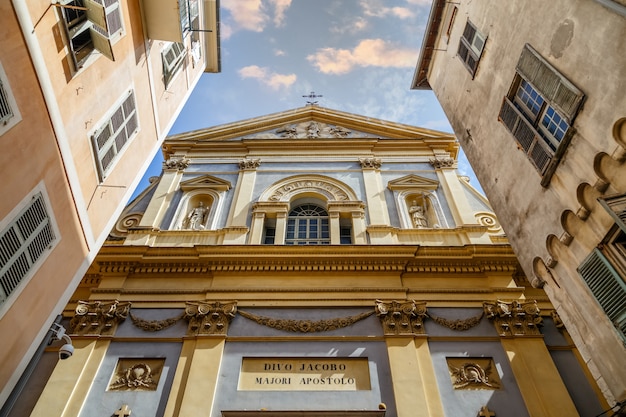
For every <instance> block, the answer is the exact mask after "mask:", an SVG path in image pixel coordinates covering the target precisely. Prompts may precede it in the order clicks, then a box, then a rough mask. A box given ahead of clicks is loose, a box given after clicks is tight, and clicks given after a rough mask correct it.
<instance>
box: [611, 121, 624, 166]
mask: <svg viewBox="0 0 626 417" xmlns="http://www.w3.org/2000/svg"><path fill="white" fill-rule="evenodd" d="M613 139H614V140H615V142H616V143H617V144H618V145H619V146H621V147H622V149H623V150H625V151H626V117H622V118H621V119H619V120H618V121H617V122H615V123H614V124H613ZM620 159H621V158H620Z"/></svg>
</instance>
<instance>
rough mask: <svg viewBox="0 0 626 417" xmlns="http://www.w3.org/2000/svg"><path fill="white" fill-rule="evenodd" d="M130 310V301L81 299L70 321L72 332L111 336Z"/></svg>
mask: <svg viewBox="0 0 626 417" xmlns="http://www.w3.org/2000/svg"><path fill="white" fill-rule="evenodd" d="M129 311H130V302H128V301H122V302H120V301H117V300H114V301H79V302H78V306H77V307H76V312H75V315H74V318H72V320H71V321H70V329H71V333H73V334H78V335H88V334H89V335H101V336H111V335H113V333H114V332H115V329H116V328H117V325H118V324H119V323H120V322H122V321H124V320H125V319H126V317H127V316H128V313H129Z"/></svg>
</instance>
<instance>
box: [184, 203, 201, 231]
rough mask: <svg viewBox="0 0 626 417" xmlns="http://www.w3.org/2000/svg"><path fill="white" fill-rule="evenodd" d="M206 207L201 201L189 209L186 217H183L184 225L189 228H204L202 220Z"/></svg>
mask: <svg viewBox="0 0 626 417" xmlns="http://www.w3.org/2000/svg"><path fill="white" fill-rule="evenodd" d="M206 215H207V209H206V207H204V203H203V202H202V201H201V202H200V204H198V207H195V208H193V209H191V211H190V212H189V214H188V215H187V217H185V223H184V225H183V226H184V227H185V228H186V229H191V230H204V221H205V220H206Z"/></svg>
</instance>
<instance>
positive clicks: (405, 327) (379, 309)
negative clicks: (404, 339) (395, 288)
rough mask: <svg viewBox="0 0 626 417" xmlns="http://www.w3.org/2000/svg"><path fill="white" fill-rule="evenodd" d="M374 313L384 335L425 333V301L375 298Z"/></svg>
mask: <svg viewBox="0 0 626 417" xmlns="http://www.w3.org/2000/svg"><path fill="white" fill-rule="evenodd" d="M376 315H377V316H378V318H380V322H381V324H382V325H383V331H384V333H385V335H386V336H409V335H414V334H426V331H425V330H424V319H425V318H426V315H427V314H426V303H425V302H422V303H416V302H415V301H413V300H407V301H402V302H399V301H389V302H384V301H381V300H376Z"/></svg>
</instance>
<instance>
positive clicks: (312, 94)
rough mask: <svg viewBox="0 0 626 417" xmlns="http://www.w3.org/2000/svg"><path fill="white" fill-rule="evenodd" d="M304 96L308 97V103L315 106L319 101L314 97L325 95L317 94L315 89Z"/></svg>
mask: <svg viewBox="0 0 626 417" xmlns="http://www.w3.org/2000/svg"><path fill="white" fill-rule="evenodd" d="M302 97H304V98H308V99H309V100H307V102H306V104H308V105H311V106H314V105H316V104H317V101H313V99H314V98H318V97H324V96H322V95H321V94H315V91H311V92H310V93H309V95H308V96H302Z"/></svg>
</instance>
